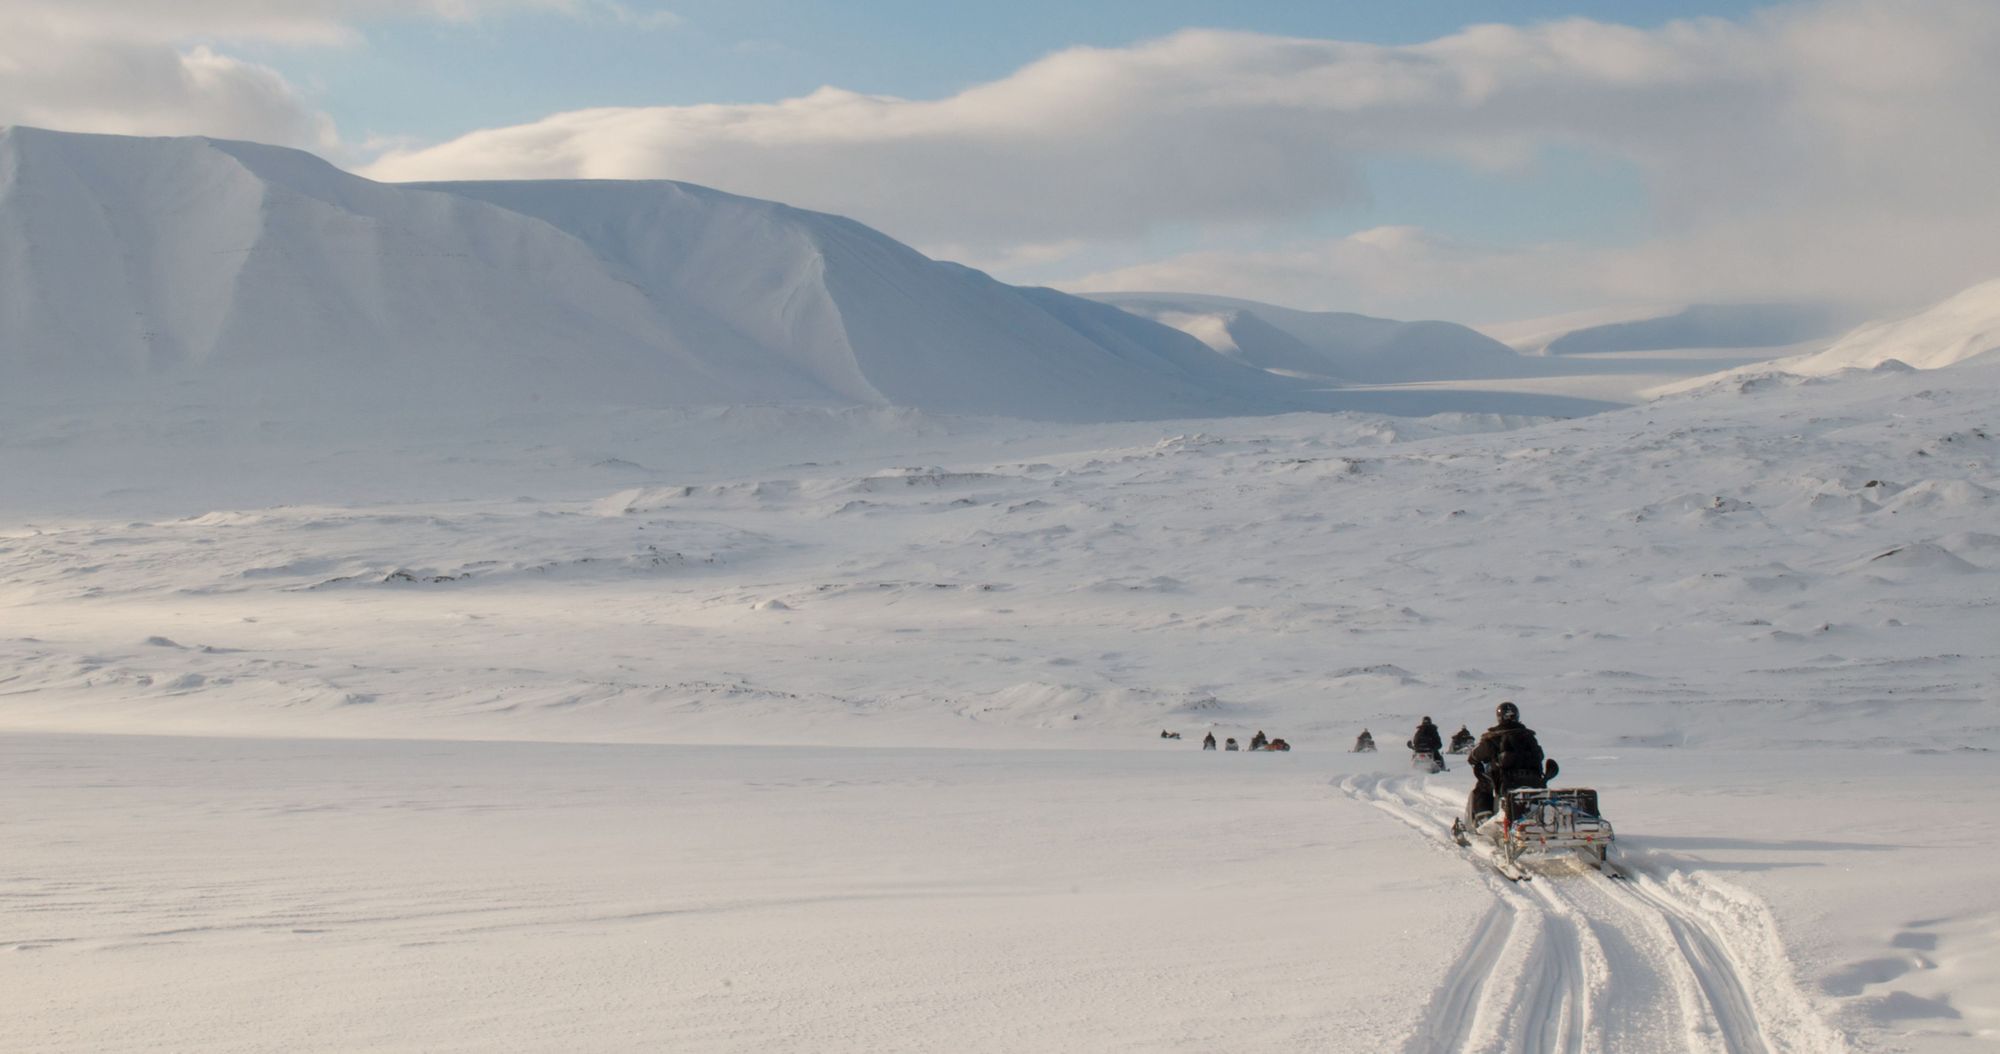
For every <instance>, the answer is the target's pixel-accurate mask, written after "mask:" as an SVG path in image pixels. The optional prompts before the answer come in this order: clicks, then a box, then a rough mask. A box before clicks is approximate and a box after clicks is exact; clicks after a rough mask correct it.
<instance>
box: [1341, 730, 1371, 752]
mask: <svg viewBox="0 0 2000 1054" xmlns="http://www.w3.org/2000/svg"><path fill="white" fill-rule="evenodd" d="M1374 752H1375V737H1374V736H1371V735H1369V734H1368V730H1367V729H1365V728H1364V729H1362V730H1361V734H1360V735H1358V736H1355V737H1354V749H1353V750H1350V751H1348V753H1349V754H1373V753H1374Z"/></svg>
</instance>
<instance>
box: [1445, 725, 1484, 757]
mask: <svg viewBox="0 0 2000 1054" xmlns="http://www.w3.org/2000/svg"><path fill="white" fill-rule="evenodd" d="M1478 741H1479V740H1478V738H1477V737H1476V736H1474V735H1473V734H1472V733H1471V732H1470V731H1468V730H1466V728H1465V727H1464V726H1463V725H1461V726H1459V729H1458V731H1456V732H1453V733H1452V734H1451V753H1453V754H1463V753H1465V752H1466V751H1468V750H1471V749H1472V744H1474V743H1477V742H1478Z"/></svg>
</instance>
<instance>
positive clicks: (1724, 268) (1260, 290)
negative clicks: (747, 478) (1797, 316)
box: [366, 0, 2000, 310]
mask: <svg viewBox="0 0 2000 1054" xmlns="http://www.w3.org/2000/svg"><path fill="white" fill-rule="evenodd" d="M1994 54H2000V5H1996V4H1993V3H1990V2H1987V0H1834V2H1825V3H1814V4H1803V5H1796V6H1788V7H1781V8H1774V9H1771V10H1768V11H1765V12H1763V13H1760V14H1757V15H1754V16H1752V17H1749V18H1747V19H1745V20H1742V21H1727V20H1720V19H1698V20H1690V21H1680V22H1674V23H1670V24H1667V25H1665V26H1661V27H1658V28H1654V29H1638V28H1633V27H1628V26H1621V25H1614V24H1608V23H1604V22H1598V21H1591V20H1586V19H1572V20H1567V21H1561V22H1554V23H1549V24H1543V25H1535V26H1506V25H1484V26H1474V27H1471V28H1468V29H1466V30H1464V31H1462V32H1459V33H1457V34H1454V35H1451V36H1448V37H1444V38H1440V39H1437V40H1433V41H1429V42H1426V43H1421V44H1416V45H1410V46H1376V45H1367V44H1354V43H1346V42H1341V41H1331V40H1302V39H1288V38H1280V37H1272V36H1263V35H1257V34H1248V33H1235V32H1219V31H1206V30H1190V31H1186V32H1182V33H1178V34H1175V35H1173V36H1170V37H1167V38H1165V39H1161V40H1155V41H1151V42H1147V43H1143V44H1139V45H1136V46H1133V47H1129V48H1113V49H1105V48H1078V49H1072V50H1068V51H1063V52H1060V53H1057V54H1054V55H1051V56H1049V57H1047V58H1045V59H1042V60H1040V61H1038V62H1035V63H1033V64H1031V65H1028V66H1026V67H1024V68H1022V69H1020V70H1018V71H1016V72H1015V73H1013V74H1012V75H1010V76H1008V77H1005V78H1003V79H1001V80H998V81H994V82H991V83H987V84H982V85H979V86H976V87H974V88H971V89H969V90H966V91H964V92H961V93H959V94H957V95H954V96H951V97H949V98H944V99H936V100H911V99H900V98H891V97H883V96H870V95H861V94H856V93H854V92H849V91H843V90H840V89H837V88H823V89H821V90H819V91H817V92H814V93H812V94H810V95H807V96H804V97H800V98H795V99H790V100H786V101H783V102H779V103H774V104H766V105H704V106H674V107H628V108H610V109H593V110H583V111H576V112H570V113H561V114H556V115H553V116H550V117H548V118H545V119H543V120H539V121H535V122H532V123H529V124H524V125H518V126H513V127H506V128H496V129H489V130H484V131H478V132H474V133H471V134H469V135H466V136H463V137H461V138H458V139H455V140H452V141H450V142H446V143H442V144H438V145H435V146H431V147H428V148H423V149H414V150H403V151H397V152H393V153H390V154H387V155H385V156H383V157H381V158H380V159H379V160H378V161H377V162H376V163H375V164H374V165H372V166H371V167H369V168H368V169H367V170H366V171H367V172H368V174H370V175H373V176H375V177H377V178H382V179H390V180H402V179H444V178H472V179H478V178H537V177H543V178H547V177H591V178H673V179H683V180H689V181H692V182H697V183H704V184H709V185H713V186H718V187H722V188H725V189H729V190H733V191H737V192H739V193H745V194H751V195H755V196H760V197H770V198H777V199H779V200H784V201H789V202H793V203H796V204H800V205H804V206H808V207H812V208H818V209H824V210H827V211H832V212H838V213H843V214H846V215H852V216H855V217H857V218H860V219H862V220H864V221H867V222H869V223H872V224H874V225H876V226H879V227H882V228H883V229H885V230H887V231H888V232H890V233H892V234H895V235H897V236H899V237H902V238H904V239H907V240H910V241H913V242H916V243H917V244H919V245H921V246H923V247H926V248H929V249H932V250H935V251H943V252H947V253H952V254H955V255H961V256H965V257H970V258H972V259H975V260H988V261H995V260H1019V259H1042V258H1045V257H1046V256H1048V255H1050V254H1049V253H1048V252H1046V251H1044V250H1043V249H1042V248H1041V247H1046V246H1052V245H1063V244H1071V245H1076V244H1082V245H1095V246H1100V247H1101V246H1105V245H1116V244H1119V243H1127V244H1132V245H1137V244H1139V242H1140V240H1141V239H1144V238H1146V237H1148V236H1149V235H1154V234H1157V233H1158V232H1160V231H1162V230H1170V229H1180V230H1197V231H1201V232H1203V237H1204V238H1205V239H1207V241H1208V242H1209V244H1208V245H1207V246H1206V247H1204V248H1201V249H1199V250H1197V251H1193V252H1189V253H1186V254H1183V255H1179V256H1176V257H1174V258H1171V259H1167V260H1158V261H1151V262H1144V263H1138V264H1136V265H1135V266H1130V267H1122V268H1118V269H1116V270H1110V271H1104V272H1101V273H1097V274H1092V275H1087V276H1078V275H1075V274H1071V275H1069V276H1067V277H1069V278H1070V279H1071V281H1069V282H1066V283H1063V284H1069V285H1073V286H1075V287H1078V288H1089V289H1103V288H1110V287H1113V286H1126V287H1133V286H1144V287H1158V286H1163V285H1171V286H1173V287H1177V288H1196V289H1206V290H1215V291H1226V292H1235V293H1239V294H1243V295H1261V296H1266V297H1272V298H1278V299H1288V300H1291V301H1293V302H1297V303H1316V304H1321V305H1323V306H1347V305H1350V304H1352V303H1353V302H1354V301H1355V300H1356V299H1363V300H1368V301H1370V302H1371V303H1376V304H1379V303H1383V302H1390V303H1397V304H1409V305H1415V304H1419V303H1425V302H1429V301H1432V300H1436V299H1438V293H1439V291H1440V290H1444V289H1449V288H1453V287H1456V288H1458V289H1460V290H1463V289H1464V288H1465V283H1472V284H1475V285H1476V286H1478V288H1480V289H1483V290H1487V291H1489V292H1490V293H1491V294H1492V295H1489V296H1487V297H1486V298H1485V299H1487V300H1493V301H1498V300H1501V299H1503V298H1504V296H1508V295H1514V294H1516V293H1523V294H1525V293H1533V294H1534V297H1535V303H1534V304H1533V305H1532V307H1533V309H1534V310H1543V309H1547V308H1550V307H1554V306H1562V304H1564V303H1588V302H1601V301H1603V300H1605V299H1628V300H1629V299H1644V300H1660V299H1675V298H1715V297H1745V296H1748V297H1769V296H1828V295H1831V296H1841V297H1846V298H1850V299H1867V300H1870V301H1885V302H1886V301H1898V300H1907V299H1913V298H1923V297H1927V296H1932V295H1935V294H1937V293H1940V292H1944V291H1948V290H1949V289H1950V288H1953V287H1954V286H1955V285H1964V284H1967V283H1969V282H1970V281H1973V280H1977V279H1979V278H1983V277H1986V276H1988V275H1990V274H1992V273H1995V272H2000V261H1996V258H1995V251H1994V246H1993V244H1992V239H1991V238H1990V236H1989V232H1991V231H1992V230H1995V229H2000V195H1996V191H1995V190H1994V185H1995V182H1996V181H1995V180H1993V179H1992V177H1991V173H1992V172H1993V171H1995V170H1996V166H1997V165H2000V137H1996V136H1994V135H1993V134H1992V129H1994V128H2000V63H1995V62H1993V61H1992V59H1991V56H1992V55H1994ZM1551 149H1563V150H1575V151H1582V152H1586V153H1589V154H1593V155H1599V156H1603V157H1607V158H1613V159H1617V160H1618V161H1620V162H1621V163H1624V164H1626V165H1629V166H1631V167H1632V168H1633V169H1634V170H1635V171H1637V172H1638V173H1639V174H1640V176H1641V178H1642V179H1643V180H1644V183H1645V187H1646V189H1647V192H1648V195H1649V200H1650V203H1651V207H1652V216H1651V220H1652V225H1653V228H1654V230H1655V232H1656V233H1655V235H1654V236H1653V237H1651V238H1650V239H1649V240H1647V241H1646V242H1644V243H1643V244H1634V245H1630V246H1625V247H1622V248H1615V249H1606V248H1603V247H1583V246H1567V245H1539V246H1498V247H1481V246H1473V245H1464V244H1456V243H1453V242H1452V241H1451V240H1449V239H1448V238H1445V237H1442V236H1440V235H1438V234H1435V233H1429V232H1424V231H1412V230H1407V229H1403V228H1388V229H1382V230H1375V231H1366V232H1362V233H1361V234H1356V235H1351V236H1346V237H1341V238H1334V239H1321V240H1310V239H1307V240H1298V239H1293V238H1288V237H1287V236H1286V232H1287V230H1295V229H1296V228H1297V227H1298V226H1299V225H1300V224H1301V223H1303V222H1304V221H1306V220H1308V219H1311V218H1313V217H1315V216H1319V215H1323V214H1324V213H1325V212H1326V211H1327V210H1332V209H1338V208H1340V207H1341V206H1344V205H1352V204H1355V203H1358V202H1361V201H1364V200H1365V199H1366V195H1367V194H1368V193H1369V188H1368V186H1367V185H1366V183H1365V181H1364V179H1363V178H1362V176H1361V172H1362V165H1363V162H1365V161H1366V160H1368V159H1370V158H1375V157H1396V156H1400V157H1410V156H1416V157H1424V158H1432V159H1438V160H1440V161H1442V162H1445V163H1449V164H1454V165H1461V166H1467V167H1470V168H1473V169H1477V170H1486V171H1495V172H1507V171H1521V170H1524V169H1525V168H1526V167H1527V166H1530V165H1531V164H1532V163H1533V162H1534V160H1535V159H1536V158H1537V157H1539V156H1542V155H1543V154H1544V153H1545V152H1546V151H1548V150H1551ZM1493 207H1494V208H1496V209H1504V208H1505V207H1506V202H1505V201H1504V200H1495V202H1494V203H1493ZM1229 246H1236V247H1235V248H1230V247H1229ZM1036 267H1037V269H1038V270H1037V271H1036V273H1038V274H1049V273H1051V272H1050V271H1049V270H1048V268H1049V267H1050V265H1049V264H1048V263H1047V262H1046V261H1044V262H1042V263H1039V264H1037V265H1036ZM1524 306H1525V305H1524Z"/></svg>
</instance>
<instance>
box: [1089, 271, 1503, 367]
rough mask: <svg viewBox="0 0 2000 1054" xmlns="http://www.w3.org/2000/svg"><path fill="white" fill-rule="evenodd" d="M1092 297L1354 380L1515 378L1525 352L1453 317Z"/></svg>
mask: <svg viewBox="0 0 2000 1054" xmlns="http://www.w3.org/2000/svg"><path fill="white" fill-rule="evenodd" d="M1090 298H1091V299H1093V300H1099V301H1102V302H1104V303H1107V304H1111V305H1114V306H1116V307H1119V308H1122V309H1124V310H1125V311H1128V312H1131V313H1133V314H1137V315H1143V316H1145V317H1147V318H1150V319H1153V320H1155V321H1157V322H1161V323H1164V324H1166V325H1169V326H1173V327H1175V328H1176V329H1181V330H1184V331H1186V332H1188V333H1190V334H1192V335H1194V336H1196V337H1198V338H1200V339H1201V341H1202V342H1203V343H1204V344H1207V345H1208V346H1209V347H1210V348H1213V349H1214V350H1216V351H1218V352H1221V353H1222V354H1223V355H1225V356H1227V357H1229V358H1232V359H1235V360H1238V361H1241V362H1244V363H1248V364H1249V365H1252V366H1256V367H1258V368H1259V369H1264V370H1274V371H1278V372H1281V373H1287V374H1300V375H1304V376H1308V377H1321V378H1332V379H1337V380H1343V381H1350V382H1355V383H1374V384H1381V383H1396V382H1404V381H1437V380H1462V379H1468V378H1492V377H1512V376H1517V375H1519V374H1520V373H1522V372H1523V366H1524V364H1523V363H1522V362H1521V361H1520V357H1519V356H1518V355H1516V354H1515V353H1514V352H1513V351H1512V350H1511V349H1509V348H1508V347H1507V346H1506V345H1503V344H1501V343H1500V342H1498V341H1496V340H1493V339H1492V338H1490V337H1487V336H1485V335H1483V334H1481V333H1478V332H1475V331H1474V330H1471V329H1468V328H1466V327H1464V326H1461V325H1458V324H1456V323H1451V322H1398V321H1394V320H1391V319H1384V318H1371V317H1369V316H1367V315H1356V314H1350V313H1347V312H1337V311H1296V310H1293V309H1291V308H1284V307H1278V306H1276V305H1273V304H1262V303H1258V302H1256V301H1254V300H1238V299H1235V298H1233V297H1221V296H1201V295H1195V294H1188V293H1093V294H1091V295H1090Z"/></svg>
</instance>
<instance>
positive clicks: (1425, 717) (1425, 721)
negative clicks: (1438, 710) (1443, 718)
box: [1417, 714, 1431, 725]
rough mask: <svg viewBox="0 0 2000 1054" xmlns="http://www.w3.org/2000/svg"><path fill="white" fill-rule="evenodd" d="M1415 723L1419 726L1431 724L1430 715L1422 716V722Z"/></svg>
mask: <svg viewBox="0 0 2000 1054" xmlns="http://www.w3.org/2000/svg"><path fill="white" fill-rule="evenodd" d="M1417 723H1418V724H1420V725H1428V724H1430V723H1431V715H1429V714H1425V715H1424V719H1423V720H1422V721H1419V722H1417Z"/></svg>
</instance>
